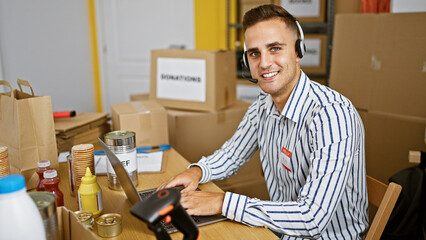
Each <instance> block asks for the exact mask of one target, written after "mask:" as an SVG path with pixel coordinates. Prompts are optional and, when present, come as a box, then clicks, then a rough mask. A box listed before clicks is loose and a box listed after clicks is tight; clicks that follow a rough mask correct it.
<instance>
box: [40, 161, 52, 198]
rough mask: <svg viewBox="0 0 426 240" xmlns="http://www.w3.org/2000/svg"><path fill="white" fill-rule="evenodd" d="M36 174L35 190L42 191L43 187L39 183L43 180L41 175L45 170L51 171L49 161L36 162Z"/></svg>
mask: <svg viewBox="0 0 426 240" xmlns="http://www.w3.org/2000/svg"><path fill="white" fill-rule="evenodd" d="M37 167H38V168H37V171H36V172H37V174H38V182H37V186H36V189H37V191H44V185H43V184H42V183H41V181H42V180H43V178H44V177H43V173H44V171H46V170H51V169H52V168H51V167H50V161H49V160H40V161H38V162H37Z"/></svg>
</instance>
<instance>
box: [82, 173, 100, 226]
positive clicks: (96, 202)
mask: <svg viewBox="0 0 426 240" xmlns="http://www.w3.org/2000/svg"><path fill="white" fill-rule="evenodd" d="M78 206H79V208H80V211H91V212H92V213H93V217H94V218H96V217H98V216H99V215H100V214H101V213H102V210H103V205H102V190H101V187H100V186H99V184H98V183H97V182H96V176H95V175H92V172H91V171H90V168H86V174H85V175H84V176H83V177H82V178H81V184H80V187H79V189H78Z"/></svg>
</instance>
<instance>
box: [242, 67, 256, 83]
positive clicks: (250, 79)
mask: <svg viewBox="0 0 426 240" xmlns="http://www.w3.org/2000/svg"><path fill="white" fill-rule="evenodd" d="M244 72H245V71H244V65H243V70H242V72H241V75H242V76H243V78H245V79H247V80H249V81H250V82H252V83H254V84H257V82H258V81H257V79H254V78H251V76H250V77H249V76H246V75H245V74H244Z"/></svg>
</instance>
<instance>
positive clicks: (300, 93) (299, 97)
mask: <svg viewBox="0 0 426 240" xmlns="http://www.w3.org/2000/svg"><path fill="white" fill-rule="evenodd" d="M309 89H310V81H309V78H308V76H306V74H305V73H304V72H303V71H302V70H300V77H299V80H298V81H297V84H296V86H295V87H294V89H293V91H292V92H291V94H290V97H289V98H288V100H287V103H286V104H285V106H284V108H283V111H282V112H281V115H283V116H284V117H286V118H288V119H291V120H292V121H294V122H297V121H299V118H300V112H301V111H302V107H303V103H304V102H305V100H306V98H307V96H308V93H309ZM265 101H266V102H265V109H266V111H267V113H268V114H269V113H271V111H273V112H272V113H275V112H276V113H277V114H278V110H277V109H276V107H275V105H274V101H273V100H272V97H271V95H269V94H268V95H267V97H266V99H265Z"/></svg>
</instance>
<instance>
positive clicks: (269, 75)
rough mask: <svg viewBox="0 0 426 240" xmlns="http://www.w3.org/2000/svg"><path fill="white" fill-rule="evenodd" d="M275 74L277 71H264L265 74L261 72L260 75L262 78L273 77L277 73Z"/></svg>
mask: <svg viewBox="0 0 426 240" xmlns="http://www.w3.org/2000/svg"><path fill="white" fill-rule="evenodd" d="M277 74H278V71H277V72H270V73H265V74H262V75H261V76H262V77H263V78H270V77H273V76H275V75H277Z"/></svg>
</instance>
